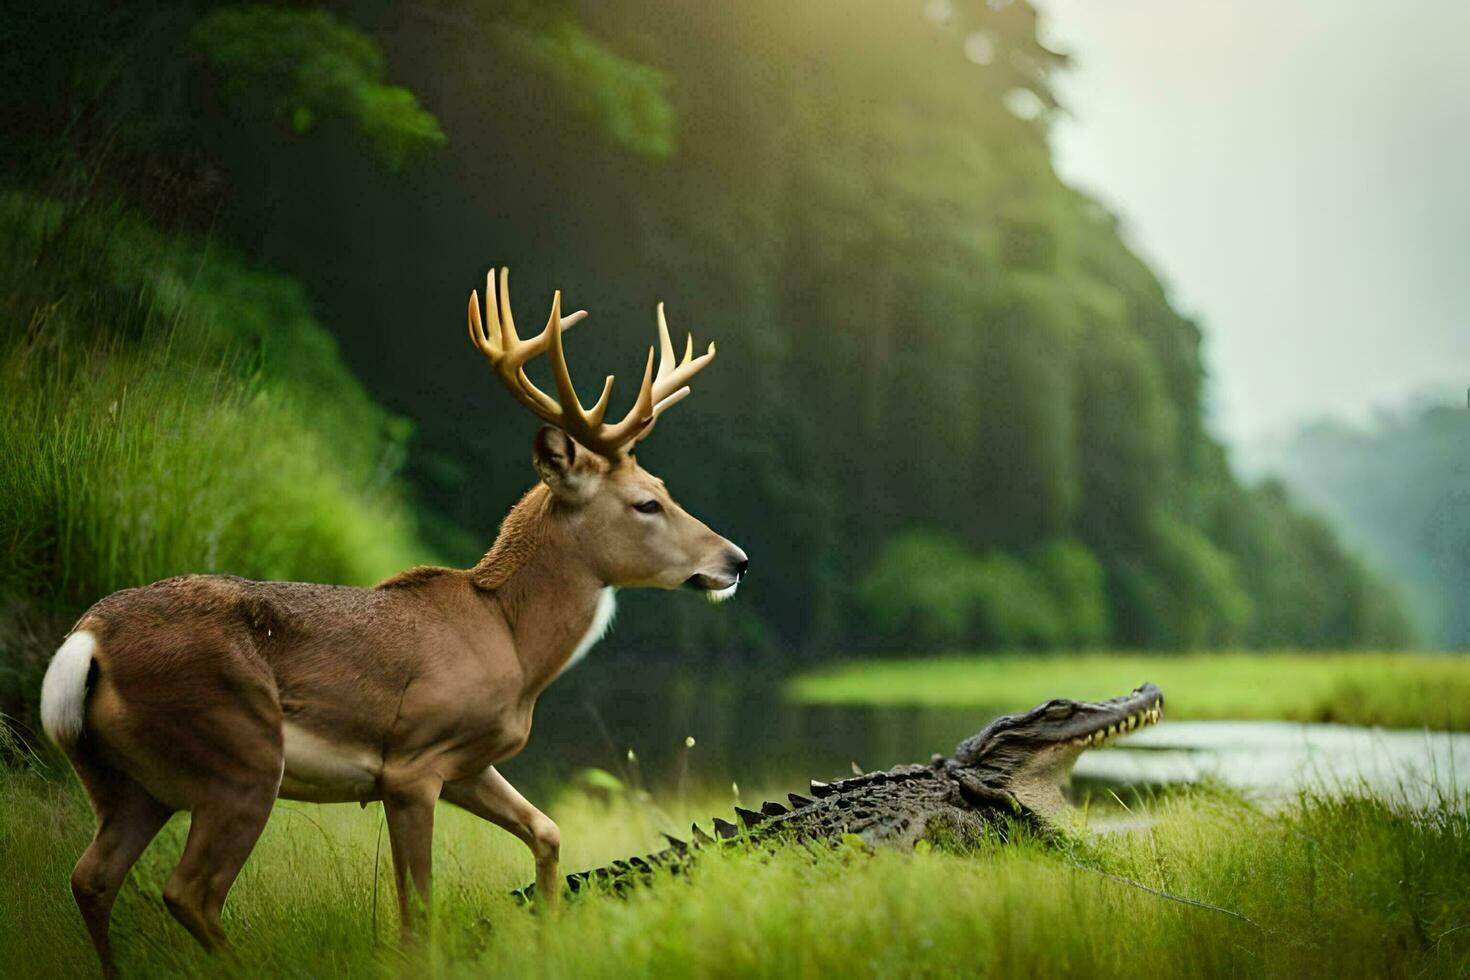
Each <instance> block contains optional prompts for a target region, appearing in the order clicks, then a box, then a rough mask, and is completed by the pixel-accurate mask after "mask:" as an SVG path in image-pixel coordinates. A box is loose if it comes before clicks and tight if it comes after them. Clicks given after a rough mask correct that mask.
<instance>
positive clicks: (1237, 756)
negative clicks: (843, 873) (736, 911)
mask: <svg viewBox="0 0 1470 980" xmlns="http://www.w3.org/2000/svg"><path fill="white" fill-rule="evenodd" d="M1057 693H1058V694H1059V695H1064V694H1065V693H1066V692H1062V691H1059V692H1057ZM1119 693H1123V692H1119ZM1166 694H1167V692H1166ZM1029 707H1031V705H997V706H996V707H995V708H994V709H991V710H973V711H970V710H952V709H915V708H864V707H835V706H822V705H816V706H810V705H800V704H795V703H793V702H790V701H788V700H785V699H783V698H782V697H781V694H780V686H779V683H777V681H776V679H775V678H771V677H762V676H752V675H751V674H749V673H744V672H738V671H731V670H712V671H702V672H696V671H688V670H681V669H677V668H671V667H669V666H668V665H667V664H662V665H648V664H641V663H637V662H628V661H620V662H616V663H604V664H600V665H596V664H587V665H585V666H582V667H578V668H577V669H576V670H574V671H573V672H571V673H569V674H568V675H567V676H566V677H564V678H562V679H560V680H559V681H558V682H557V683H556V684H554V685H553V686H552V688H551V689H550V690H549V691H548V692H547V694H546V695H545V696H544V697H543V698H542V701H541V703H540V704H539V705H538V708H537V713H536V721H535V727H534V730H533V731H532V734H531V741H530V744H529V745H528V746H527V748H526V750H525V751H524V752H523V753H522V755H521V756H520V757H518V758H516V759H514V760H512V761H510V762H509V763H507V764H505V765H503V766H502V767H501V769H502V771H503V772H504V773H505V774H506V775H507V777H508V778H510V779H511V781H512V782H514V783H516V784H517V785H519V786H521V787H522V788H523V789H525V790H526V791H527V792H528V793H532V794H539V795H540V797H541V798H545V796H546V794H549V793H552V792H554V791H555V790H556V789H557V788H558V787H560V786H563V785H565V784H566V782H567V781H568V780H569V779H571V778H572V777H573V776H574V774H575V773H576V772H577V771H579V770H583V769H586V768H592V767H595V768H598V769H603V770H606V771H608V772H611V773H613V774H614V775H616V776H618V777H620V778H622V779H624V780H625V781H630V782H634V783H637V784H639V785H641V786H645V787H647V788H649V789H651V790H654V791H656V792H695V791H709V790H711V789H728V788H729V787H730V785H731V783H739V784H740V785H742V786H746V787H749V789H750V790H751V791H754V792H779V791H783V790H799V789H800V788H801V787H802V786H803V785H804V784H805V783H806V781H807V779H809V778H817V779H824V780H830V779H832V778H838V777H841V776H844V775H847V774H849V773H851V772H852V768H853V766H854V765H856V766H857V767H858V768H859V769H862V770H871V769H879V768H887V767H889V766H892V765H895V764H898V763H904V762H922V761H926V760H927V759H928V758H929V757H930V755H932V754H933V753H935V752H940V753H945V754H948V753H949V752H950V751H951V750H952V749H953V748H954V746H955V744H956V743H958V742H959V741H960V740H961V739H963V738H965V737H966V736H968V735H971V734H973V733H975V732H977V731H979V730H980V729H981V728H983V727H984V726H985V725H986V724H987V723H988V722H989V721H990V720H991V719H993V718H994V717H996V716H997V715H999V714H1002V713H1004V712H1006V711H1018V710H1025V709H1026V708H1029ZM690 738H692V739H693V740H694V744H693V746H692V747H690V746H689V745H688V743H687V740H688V739H690ZM630 750H631V752H632V755H631V757H630V755H629V752H630ZM1076 777H1077V781H1078V783H1079V785H1094V786H1096V785H1102V786H1109V787H1127V786H1140V785H1163V784H1171V783H1178V782H1187V781H1193V780H1198V779H1201V778H1206V777H1208V778H1212V779H1215V780H1218V781H1220V782H1223V783H1225V784H1226V785H1229V786H1232V787H1235V788H1238V789H1241V790H1243V791H1246V792H1247V793H1248V794H1250V795H1252V796H1254V797H1257V798H1262V799H1270V798H1280V797H1283V796H1288V795H1291V794H1293V793H1294V792H1295V791H1296V790H1297V789H1299V788H1303V787H1313V788H1323V789H1329V790H1348V789H1353V788H1358V787H1363V786H1367V787H1370V788H1372V789H1373V790H1375V791H1377V792H1380V793H1387V794H1391V795H1400V796H1404V797H1407V798H1408V799H1410V800H1413V801H1415V802H1429V801H1432V800H1434V799H1435V798H1436V797H1438V796H1439V795H1442V794H1451V795H1454V794H1460V793H1465V792H1467V791H1470V734H1463V733H1453V734H1452V733H1443V732H1432V733H1431V732H1425V731H1404V730H1383V729H1370V728H1358V727H1353V726H1348V725H1303V724H1296V723H1288V722H1237V721H1218V722H1198V721H1173V720H1170V719H1168V718H1167V716H1166V718H1165V720H1164V722H1163V723H1162V724H1160V725H1158V726H1155V727H1151V728H1147V729H1141V730H1139V731H1138V732H1135V733H1133V734H1132V735H1130V736H1127V737H1125V738H1121V739H1118V740H1117V741H1116V742H1115V743H1114V745H1113V746H1110V747H1108V748H1105V749H1094V750H1091V751H1088V752H1085V753H1083V755H1082V757H1081V759H1079V760H1078V763H1077V767H1076Z"/></svg>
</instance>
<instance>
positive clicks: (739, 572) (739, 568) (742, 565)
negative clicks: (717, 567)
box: [732, 548, 750, 582]
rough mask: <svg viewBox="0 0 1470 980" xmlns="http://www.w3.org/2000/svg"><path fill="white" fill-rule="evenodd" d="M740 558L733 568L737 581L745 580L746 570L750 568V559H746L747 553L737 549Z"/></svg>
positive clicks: (735, 561)
mask: <svg viewBox="0 0 1470 980" xmlns="http://www.w3.org/2000/svg"><path fill="white" fill-rule="evenodd" d="M735 550H736V551H737V552H738V553H739V555H740V557H739V558H736V559H735V560H734V563H733V565H732V567H733V568H734V569H735V581H737V582H738V581H740V580H741V579H743V578H745V570H746V569H747V568H749V567H750V559H749V558H747V557H745V552H743V551H740V549H738V548H737V549H735Z"/></svg>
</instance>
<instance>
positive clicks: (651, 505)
mask: <svg viewBox="0 0 1470 980" xmlns="http://www.w3.org/2000/svg"><path fill="white" fill-rule="evenodd" d="M633 509H634V510H636V511H637V512H638V513H640V514H657V513H659V512H661V511H662V510H663V509H664V508H663V505H662V504H660V503H659V502H658V501H657V500H645V501H643V503H641V504H634V505H633Z"/></svg>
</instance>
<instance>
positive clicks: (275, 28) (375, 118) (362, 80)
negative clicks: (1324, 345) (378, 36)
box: [189, 4, 445, 170]
mask: <svg viewBox="0 0 1470 980" xmlns="http://www.w3.org/2000/svg"><path fill="white" fill-rule="evenodd" d="M189 39H190V42H191V44H192V45H193V46H194V48H195V50H197V51H198V52H199V53H200V54H201V55H202V56H203V58H204V60H205V62H206V63H207V64H208V65H209V66H210V68H211V69H212V70H213V71H214V72H215V73H216V74H217V75H218V76H219V79H220V86H221V90H222V92H223V94H224V96H225V98H226V99H227V100H230V101H232V102H235V103H237V104H240V105H242V106H246V107H249V109H250V110H253V111H256V112H263V113H265V114H266V115H268V116H270V117H272V118H274V119H276V120H277V121H279V122H280V123H282V124H285V125H289V127H290V128H291V130H292V131H293V132H295V133H297V134H302V133H306V132H309V131H310V130H311V129H312V128H313V127H314V126H315V125H316V122H317V120H318V119H319V118H323V117H327V116H340V117H342V118H345V119H347V120H349V121H351V122H352V124H353V125H355V126H356V127H357V130H358V132H359V133H360V134H361V135H362V136H363V138H364V139H365V140H366V141H367V143H368V145H369V146H370V147H371V148H372V149H373V152H374V153H375V154H377V156H378V157H379V159H381V160H382V161H383V162H384V163H385V164H386V165H387V166H389V167H390V168H392V169H395V170H396V169H399V168H401V167H402V166H403V165H404V164H405V163H406V162H407V161H408V160H409V159H411V158H412V157H413V156H415V155H417V154H420V153H422V152H424V151H426V150H428V149H432V148H434V147H438V146H441V145H443V144H444V142H445V137H444V132H443V130H442V129H440V127H439V121H438V120H437V119H436V118H435V117H434V116H433V115H432V114H430V113H429V112H427V111H426V110H424V108H423V107H422V106H420V105H419V103H418V100H417V99H416V98H415V97H414V95H413V93H412V92H410V91H409V90H408V89H406V88H402V87H400V86H393V85H387V84H385V83H384V82H383V75H384V72H385V64H384V58H383V52H382V49H381V47H379V45H378V42H377V41H376V40H374V39H373V38H372V37H371V36H369V35H367V34H365V33H363V32H362V31H361V30H359V29H357V28H356V27H353V26H351V25H350V24H348V23H346V22H345V21H343V20H341V19H340V18H338V17H337V16H336V15H335V14H333V13H331V12H329V11H326V10H292V9H289V8H285V7H277V6H268V5H265V4H241V5H239V6H230V7H221V8H219V9H216V10H212V11H210V12H209V13H207V14H205V15H204V16H203V17H202V18H200V20H199V22H198V23H197V24H195V25H194V28H193V30H192V31H191V32H190V36H189Z"/></svg>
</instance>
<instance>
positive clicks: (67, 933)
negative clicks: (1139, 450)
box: [0, 772, 1470, 977]
mask: <svg viewBox="0 0 1470 980" xmlns="http://www.w3.org/2000/svg"><path fill="white" fill-rule="evenodd" d="M0 804H3V805H0V908H3V909H4V910H5V914H4V915H0V969H3V972H4V973H5V974H6V975H7V976H9V977H25V976H59V975H65V976H85V975H87V974H88V973H89V971H91V970H92V969H94V965H93V962H92V952H91V948H90V946H89V944H88V941H87V939H86V937H85V934H84V932H83V929H82V926H81V923H80V920H79V919H78V917H77V915H76V912H75V909H74V908H73V906H72V903H71V898H70V894H69V891H68V888H67V880H68V874H69V870H70V867H71V864H72V862H73V861H74V860H75V858H76V856H77V854H78V853H79V852H80V851H81V849H82V848H83V846H84V845H85V843H86V840H87V838H88V836H89V834H90V830H91V817H90V814H89V813H88V812H87V810H86V807H85V804H84V803H83V801H82V800H81V799H80V797H79V793H78V791H76V790H75V789H73V788H72V786H71V785H70V784H63V783H60V782H57V781H48V780H43V779H40V778H38V777H35V776H32V775H20V774H16V773H13V772H12V773H4V774H0ZM710 805H711V806H714V807H717V808H722V807H723V804H710ZM671 809H673V810H674V811H675V813H674V816H673V817H668V816H665V815H664V814H663V813H662V811H657V810H654V809H652V808H651V807H649V806H647V805H646V804H645V805H634V804H621V805H611V806H609V805H607V804H602V803H598V802H594V801H593V800H590V799H588V798H587V797H585V796H581V795H575V794H573V795H566V796H563V797H562V798H561V799H559V800H556V801H554V802H553V805H552V806H551V807H550V812H551V814H552V816H553V817H555V818H556V819H558V820H559V822H560V823H561V826H562V829H563V833H564V838H565V842H566V843H565V854H564V856H565V864H566V866H567V867H569V868H570V867H579V866H586V865H589V864H592V863H597V862H602V861H605V860H607V859H609V858H613V857H616V856H622V855H626V854H628V853H633V852H637V851H640V850H647V849H652V848H653V847H655V846H656V845H657V841H656V839H655V836H654V833H653V832H654V830H655V828H656V827H659V826H665V825H666V826H667V827H668V828H670V829H674V828H677V827H680V826H687V820H688V818H689V817H690V816H691V815H694V814H701V813H704V812H706V810H705V808H704V807H702V806H701V807H671ZM1095 819H1096V818H1095ZM1130 821H1131V826H1133V827H1134V828H1135V829H1132V830H1129V831H1126V832H1113V833H1109V834H1093V835H1092V836H1091V837H1089V838H1088V839H1087V842H1086V843H1085V844H1084V845H1082V846H1080V847H1079V848H1078V849H1077V851H1076V852H1074V853H1072V854H1067V853H1062V852H1060V851H1057V850H1053V849H1048V848H1046V847H1043V846H1041V845H1039V844H1037V843H1035V842H1028V841H1022V842H1020V843H1019V844H1013V845H1009V846H1001V845H982V846H981V847H979V848H978V849H977V850H976V851H975V852H974V853H971V854H967V855H957V854H949V853H941V852H939V851H932V852H929V853H924V854H898V853H886V852H885V853H879V854H877V855H875V856H869V855H867V854H864V853H860V852H857V851H853V850H848V851H839V852H834V853H831V854H826V853H824V854H819V855H815V856H813V855H810V854H808V853H806V852H803V851H799V850H794V849H793V850H787V851H783V852H780V853H777V854H775V855H774V856H763V855H748V854H742V855H734V856H728V857H727V856H725V855H712V856H709V857H708V858H707V859H706V860H704V861H702V862H701V863H700V864H699V865H698V866H697V867H696V868H695V870H694V872H693V873H692V875H691V876H690V877H689V878H687V879H669V880H666V881H663V882H660V883H659V885H658V886H657V887H653V888H645V889H639V890H637V891H636V892H635V893H634V894H633V895H632V896H631V897H630V898H628V899H626V900H620V899H616V898H611V897H608V896H594V897H591V898H581V899H574V900H572V901H571V902H569V903H568V905H567V906H566V908H565V909H564V912H563V914H562V915H561V916H559V917H557V918H556V919H550V918H548V917H546V916H542V915H536V914H532V913H531V912H529V911H527V910H526V909H524V908H522V907H519V906H518V905H516V904H515V903H514V902H513V901H512V900H511V899H509V898H508V897H507V896H506V894H505V893H506V890H507V889H508V888H511V887H513V886H517V885H520V884H522V883H524V881H525V880H526V879H527V878H528V877H529V876H530V873H531V868H530V860H529V857H528V856H527V854H526V853H525V850H524V849H523V848H522V847H521V845H520V844H519V843H517V842H515V841H514V840H512V839H511V838H510V837H509V836H508V835H506V834H505V833H503V832H501V831H499V830H497V829H495V828H493V827H490V826H489V825H486V824H483V823H479V822H477V821H475V820H474V819H473V818H470V817H468V816H467V815H465V814H463V813H460V812H459V811H456V810H453V809H451V808H448V807H441V808H440V810H439V819H438V833H437V837H436V854H435V864H436V875H437V879H436V880H437V888H436V894H435V918H434V924H433V930H432V934H431V939H430V941H429V942H427V943H425V944H423V946H422V947H421V948H419V949H417V950H410V951H408V952H405V951H403V950H400V948H399V946H398V942H397V939H396V932H397V920H396V915H395V913H394V912H393V911H392V909H393V900H392V893H391V884H390V878H389V869H388V854H387V842H386V840H385V839H382V838H381V837H380V828H381V823H382V817H381V810H380V808H379V807H378V806H377V805H376V804H374V805H371V806H369V807H368V808H367V809H366V810H359V809H358V808H357V807H355V806H334V807H313V806H307V805H284V804H283V805H281V806H279V807H278V808H277V811H276V814H275V815H274V817H273V819H272V821H271V823H270V825H269V826H268V828H267V830H266V833H265V836H264V837H263V839H262V841H261V843H260V845H259V846H258V847H257V849H256V851H255V853H254V855H253V856H252V858H251V860H250V862H249V863H248V864H247V865H246V869H245V872H244V874H243V875H242V877H241V879H240V881H239V882H238V883H237V885H236V886H235V889H234V891H233V892H232V893H231V896H230V900H229V902H228V903H227V905H226V908H225V921H226V927H227V929H228V930H229V932H230V933H231V935H232V936H233V938H234V940H235V943H236V956H235V957H234V958H232V959H230V958H226V959H213V960H211V959H209V958H207V957H205V956H204V955H203V954H201V953H200V952H199V951H198V950H197V949H196V948H195V947H194V945H193V941H192V940H191V939H189V938H188V936H187V935H186V934H185V933H184V932H183V930H182V929H181V928H180V927H178V926H177V925H176V924H175V923H174V922H173V920H172V919H171V918H170V917H169V915H168V914H167V912H166V911H165V910H164V908H163V905H162V902H161V899H160V889H161V887H162V883H163V881H164V879H165V877H166V875H167V873H168V870H169V868H170V866H171V864H172V862H173V861H174V860H175V859H176V857H177V854H178V852H179V849H180V846H181V844H182V839H183V835H184V832H185V829H186V821H185V819H184V818H182V817H180V818H176V820H175V822H173V823H171V824H170V825H169V826H168V827H167V828H165V831H164V834H163V835H162V837H161V838H160V839H159V840H158V841H157V842H155V843H154V845H153V847H152V848H151V849H150V850H149V851H148V853H147V854H145V855H144V858H143V860H142V862H141V863H140V864H139V866H138V867H137V868H136V869H135V870H134V873H133V876H132V877H131V879H130V880H129V882H128V884H127V886H126V887H125V889H124V891H123V894H122V896H121V898H120V900H119V902H118V907H117V910H116V915H115V919H114V923H115V931H114V938H115V942H116V944H117V946H118V949H119V955H120V960H121V965H122V967H123V969H124V970H125V971H126V972H128V973H131V974H132V975H135V976H150V977H151V976H200V975H206V974H207V975H210V976H216V975H240V976H247V975H248V976H259V975H279V976H301V977H307V976H344V975H345V976H392V975H403V974H405V973H408V974H414V975H417V974H419V973H423V972H427V971H429V970H433V971H434V972H436V973H437V974H438V975H441V976H468V975H488V974H493V975H496V976H510V977H521V976H539V977H564V976H565V977H604V976H605V977H621V976H678V975H697V976H732V977H733V976H792V975H796V976H848V975H857V976H893V975H914V974H920V975H932V976H976V975H994V976H1069V975H1077V976H1087V977H1097V976H1102V977H1110V976H1119V977H1122V976H1127V977H1135V976H1138V975H1140V974H1144V973H1146V974H1148V975H1151V976H1236V975H1251V976H1323V977H1328V976H1331V977H1352V976H1445V977H1449V976H1463V975H1464V971H1466V970H1467V969H1470V815H1467V810H1466V806H1465V801H1463V800H1460V801H1454V800H1443V801H1441V803H1440V804H1439V805H1438V806H1437V807H1435V808H1433V809H1430V810H1428V811H1422V812H1415V811H1410V810H1407V809H1404V808H1401V807H1398V806H1395V805H1392V804H1390V803H1387V802H1384V801H1382V800H1378V799H1372V798H1366V797H1363V798H1346V799H1327V798H1316V797H1312V798H1305V799H1303V800H1301V801H1299V802H1298V803H1296V804H1295V805H1292V806H1290V807H1288V808H1287V809H1285V810H1283V811H1281V812H1277V813H1269V812H1264V811H1262V810H1260V809H1256V808H1253V807H1251V806H1249V805H1247V804H1245V803H1243V802H1241V801H1240V800H1238V799H1235V798H1233V797H1230V796H1227V795H1223V794H1220V793H1217V792H1211V791H1209V790H1207V789H1206V790H1195V791H1191V792H1186V793H1183V794H1180V795H1173V796H1167V797H1161V798H1158V799H1154V800H1152V801H1143V802H1142V803H1136V804H1135V809H1134V813H1133V814H1132V815H1131V816H1130ZM1097 822H1101V821H1097ZM1079 863H1087V864H1090V865H1092V866H1094V867H1096V868H1100V869H1103V870H1106V871H1107V872H1109V873H1111V874H1115V875H1119V876H1122V877H1126V878H1129V879H1132V880H1135V881H1137V882H1140V883H1143V884H1146V885H1148V886H1150V887H1153V888H1158V889H1161V890H1165V891H1168V892H1171V893H1174V894H1178V895H1183V896H1187V897H1190V898H1193V899H1196V900H1199V901H1203V902H1208V903H1211V904H1213V905H1216V906H1219V907H1222V908H1227V909H1230V910H1232V911H1234V912H1237V913H1239V914H1240V915H1243V916H1245V917H1247V918H1249V919H1250V920H1252V922H1253V923H1254V924H1251V923H1248V922H1245V921H1243V920H1241V919H1238V918H1235V917H1232V916H1229V915H1226V914H1223V913H1221V912H1219V911H1212V910H1209V909H1203V908H1197V907H1192V906H1188V905H1184V904H1180V903H1177V902H1174V901H1170V900H1167V899H1164V898H1160V897H1158V896H1155V895H1153V894H1149V893H1148V892H1145V891H1142V890H1140V889H1138V888H1135V887H1133V886H1131V885H1128V884H1124V883H1120V882H1118V881H1116V880H1111V879H1109V878H1106V877H1103V876H1101V875H1099V874H1096V873H1093V872H1090V871H1087V870H1084V869H1082V868H1079V867H1078V864H1079ZM375 869H376V876H375V873H374V872H375ZM424 961H427V962H424Z"/></svg>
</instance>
